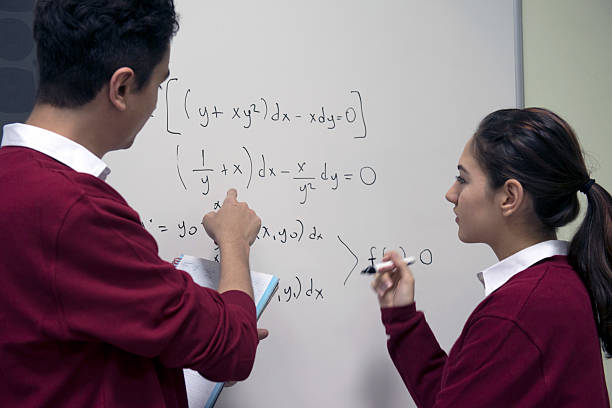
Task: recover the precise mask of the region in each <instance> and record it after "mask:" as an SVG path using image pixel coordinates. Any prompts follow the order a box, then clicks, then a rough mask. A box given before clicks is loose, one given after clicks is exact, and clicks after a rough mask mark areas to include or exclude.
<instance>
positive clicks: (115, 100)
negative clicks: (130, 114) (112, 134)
mask: <svg viewBox="0 0 612 408" xmlns="http://www.w3.org/2000/svg"><path fill="white" fill-rule="evenodd" d="M135 82H136V76H135V75H134V70H133V69H132V68H129V67H122V68H119V69H117V70H116V71H115V72H114V73H113V76H112V77H111V79H110V81H109V83H108V87H109V89H108V98H109V100H110V102H111V104H112V105H113V106H114V107H115V108H116V109H117V110H119V111H121V112H123V111H125V110H126V109H127V96H128V95H129V94H130V92H131V91H132V88H134V87H135V85H136V83H135Z"/></svg>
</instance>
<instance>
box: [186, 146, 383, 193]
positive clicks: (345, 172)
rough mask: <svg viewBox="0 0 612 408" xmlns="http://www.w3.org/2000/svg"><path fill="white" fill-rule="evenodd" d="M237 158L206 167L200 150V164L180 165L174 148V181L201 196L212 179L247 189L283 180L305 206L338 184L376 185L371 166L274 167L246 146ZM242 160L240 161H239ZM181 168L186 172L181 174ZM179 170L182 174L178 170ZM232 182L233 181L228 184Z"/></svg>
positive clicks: (305, 164) (300, 163)
mask: <svg viewBox="0 0 612 408" xmlns="http://www.w3.org/2000/svg"><path fill="white" fill-rule="evenodd" d="M240 150H241V158H239V159H235V160H231V161H226V162H221V163H218V164H215V165H212V166H209V163H207V160H206V149H205V148H202V149H201V162H198V163H197V165H196V163H194V162H193V161H192V162H190V163H191V164H190V165H187V164H185V163H184V160H183V159H184V157H183V156H184V154H183V152H182V151H181V145H177V146H176V170H177V176H178V180H179V181H180V183H181V185H182V187H183V188H184V189H185V190H187V189H188V188H187V185H188V183H189V184H190V186H193V185H194V184H195V186H196V188H198V189H199V191H200V192H201V193H202V194H203V195H208V194H209V193H210V191H211V183H212V182H213V176H217V177H238V178H242V179H243V183H244V185H245V187H246V188H247V189H249V188H250V187H251V186H252V185H253V184H254V183H255V181H265V180H271V179H277V178H286V179H288V180H291V181H292V182H294V187H295V188H297V191H298V194H299V197H298V198H299V204H302V205H303V204H306V203H307V202H308V198H309V194H312V192H314V191H315V190H317V189H319V188H325V187H327V188H329V189H330V190H333V191H335V190H338V189H339V188H340V186H341V185H342V184H345V183H349V182H352V181H353V180H356V181H357V182H360V183H362V184H363V185H365V186H372V185H374V184H375V183H376V178H377V175H376V170H374V168H373V167H372V166H368V165H361V166H356V167H355V168H352V169H346V168H345V169H339V168H334V166H333V165H332V164H331V163H327V162H323V163H318V164H316V165H312V164H311V163H310V162H308V161H303V160H299V161H296V162H295V163H293V164H291V165H288V166H276V165H275V164H274V163H271V162H270V161H269V160H266V156H265V155H264V154H261V155H257V156H254V155H253V154H252V153H251V152H250V151H249V149H248V148H247V147H246V146H242V148H241V149H240ZM241 159H242V160H241ZM185 168H187V170H186V171H185ZM181 169H183V170H181ZM187 174H190V175H191V177H190V178H187ZM232 182H233V181H232Z"/></svg>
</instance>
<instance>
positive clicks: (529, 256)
mask: <svg viewBox="0 0 612 408" xmlns="http://www.w3.org/2000/svg"><path fill="white" fill-rule="evenodd" d="M568 248H569V243H568V242H567V241H557V240H550V241H544V242H540V243H538V244H535V245H532V246H530V247H528V248H525V249H523V250H521V251H519V252H517V253H516V254H514V255H512V256H509V257H508V258H506V259H504V260H502V261H500V262H498V263H496V264H495V265H493V266H491V267H489V268H487V269H485V270H484V271H482V272H479V273H478V274H477V276H478V280H480V282H481V283H482V284H483V285H484V289H485V296H489V295H490V294H491V293H493V292H494V291H496V290H497V289H498V288H500V287H501V286H502V285H503V284H504V283H506V282H508V280H510V278H512V277H513V276H514V275H516V274H517V273H519V272H521V271H524V270H525V269H527V268H529V267H530V266H531V265H533V264H535V263H537V262H539V261H541V260H542V259H545V258H550V257H551V256H555V255H567V251H568Z"/></svg>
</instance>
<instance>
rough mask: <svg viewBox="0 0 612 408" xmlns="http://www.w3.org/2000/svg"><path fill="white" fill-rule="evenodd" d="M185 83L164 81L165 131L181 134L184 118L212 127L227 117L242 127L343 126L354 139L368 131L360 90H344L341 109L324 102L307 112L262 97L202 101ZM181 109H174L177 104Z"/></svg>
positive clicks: (332, 128)
mask: <svg viewBox="0 0 612 408" xmlns="http://www.w3.org/2000/svg"><path fill="white" fill-rule="evenodd" d="M194 94H195V92H192V91H191V88H189V87H188V86H182V83H181V81H180V80H179V78H170V79H169V80H168V81H167V82H166V131H167V132H168V133H170V134H174V135H181V134H182V133H183V131H182V129H181V127H182V122H184V121H196V122H197V123H198V124H199V126H200V128H202V129H207V128H210V127H213V126H214V125H215V123H216V122H220V121H222V120H227V121H230V122H232V123H236V124H237V126H239V127H240V128H242V129H245V130H248V129H253V128H255V127H256V125H257V124H258V123H273V124H278V125H285V126H289V125H298V124H302V125H308V126H316V127H320V128H324V129H326V130H327V131H334V130H337V129H340V128H341V127H345V128H346V129H348V130H349V131H350V133H351V134H352V135H353V138H355V139H364V138H366V137H367V134H368V131H367V126H366V120H365V113H364V101H363V97H362V95H361V92H360V91H358V90H352V91H349V92H347V101H346V104H345V105H343V107H342V109H338V110H332V109H331V108H329V107H328V106H326V105H319V106H317V107H316V108H313V109H310V110H308V111H306V112H293V111H291V110H290V109H285V107H284V105H283V103H281V102H280V101H278V100H272V99H268V98H264V97H260V98H257V99H256V100H253V101H249V102H247V103H245V104H232V106H231V107H224V106H221V105H219V104H215V103H203V102H202V101H200V98H199V97H198V96H197V95H194ZM177 104H180V105H182V109H176V105H177Z"/></svg>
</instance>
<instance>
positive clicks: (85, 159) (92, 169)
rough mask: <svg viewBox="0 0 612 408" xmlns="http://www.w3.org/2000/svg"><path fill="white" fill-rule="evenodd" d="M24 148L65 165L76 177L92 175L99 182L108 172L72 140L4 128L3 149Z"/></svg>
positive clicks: (22, 128)
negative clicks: (80, 174)
mask: <svg viewBox="0 0 612 408" xmlns="http://www.w3.org/2000/svg"><path fill="white" fill-rule="evenodd" d="M4 146H20V147H27V148H30V149H33V150H36V151H39V152H41V153H43V154H46V155H47V156H49V157H52V158H53V159H55V160H57V161H58V162H60V163H63V164H65V165H66V166H68V167H70V168H71V169H73V170H75V171H78V172H79V173H86V174H91V175H92V176H95V177H99V178H100V179H102V180H105V179H106V176H108V175H109V173H110V169H109V168H108V166H107V165H106V163H104V162H103V161H102V160H101V159H100V158H98V156H96V155H95V154H93V153H92V152H90V151H89V150H87V149H86V148H85V147H83V146H81V145H80V144H78V143H76V142H73V141H72V140H70V139H68V138H66V137H64V136H62V135H59V134H57V133H54V132H51V131H49V130H46V129H42V128H39V127H36V126H31V125H26V124H23V123H12V124H10V125H5V126H4V129H3V136H2V145H1V147H4Z"/></svg>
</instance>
